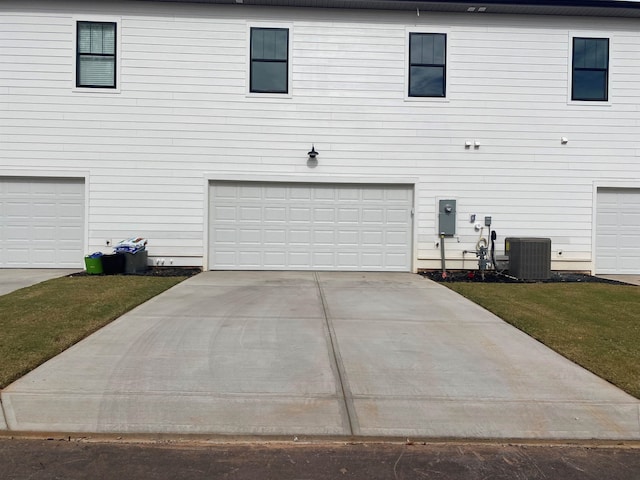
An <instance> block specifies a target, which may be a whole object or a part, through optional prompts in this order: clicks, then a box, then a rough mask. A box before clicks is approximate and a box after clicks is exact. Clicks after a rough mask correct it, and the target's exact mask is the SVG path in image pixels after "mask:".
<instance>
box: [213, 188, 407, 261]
mask: <svg viewBox="0 0 640 480" xmlns="http://www.w3.org/2000/svg"><path fill="white" fill-rule="evenodd" d="M210 188H211V194H210V208H209V215H210V217H209V228H210V235H209V238H210V242H211V244H210V246H209V258H210V262H209V263H210V267H211V268H214V269H215V268H227V269H229V268H231V269H254V268H255V269H279V270H282V269H325V270H360V269H365V270H387V269H393V270H396V271H408V270H410V269H411V239H412V222H411V207H412V203H413V193H412V192H413V190H412V188H411V187H409V186H396V185H382V186H377V185H326V184H306V185H300V184H284V183H283V184H281V183H255V184H252V185H250V186H248V185H246V184H244V183H242V182H212V184H211V187H210ZM232 191H233V192H235V194H233V195H232V194H231V192H232ZM258 192H260V194H259V195H258ZM390 198H391V199H393V202H389V199H390ZM227 209H229V210H230V209H234V210H237V211H238V212H241V213H240V214H239V215H238V216H237V217H238V218H237V220H236V221H235V223H236V224H237V229H238V231H239V232H241V233H240V234H238V235H237V237H239V238H238V241H237V243H235V245H233V244H232V242H233V241H234V239H233V236H232V235H231V233H230V230H231V229H230V226H229V223H230V221H231V220H230V218H229V217H231V215H230V214H229V213H228V210H227ZM276 225H278V227H276ZM248 227H251V230H255V231H256V232H259V235H258V234H257V233H256V236H255V237H252V238H247V237H246V235H245V236H244V237H243V233H246V232H247V230H248ZM390 227H391V228H390ZM256 242H258V243H256ZM273 247H277V248H273Z"/></svg>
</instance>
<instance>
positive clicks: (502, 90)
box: [0, 1, 640, 270]
mask: <svg viewBox="0 0 640 480" xmlns="http://www.w3.org/2000/svg"><path fill="white" fill-rule="evenodd" d="M56 4H57V5H56ZM0 10H1V11H0V176H2V175H13V174H20V175H24V174H25V173H26V174H29V173H31V172H33V173H34V174H36V173H37V172H42V171H46V172H54V173H55V172H58V171H59V172H61V173H60V175H61V176H69V175H70V173H73V172H78V176H84V177H85V178H86V181H87V195H88V205H87V207H88V208H87V225H88V227H87V228H88V232H87V238H88V240H87V246H86V249H87V252H91V251H95V250H98V249H100V248H102V249H104V248H105V247H104V242H105V240H106V239H112V240H119V239H122V238H126V237H129V236H132V235H141V236H144V237H147V238H148V239H149V242H150V243H149V253H150V255H151V256H153V257H163V258H167V259H168V258H172V259H174V262H175V264H176V265H202V262H203V260H204V261H206V250H207V246H206V242H207V233H206V219H207V195H208V180H209V179H219V178H222V179H225V178H226V179H230V178H233V179H237V180H243V179H250V180H253V179H263V180H269V178H271V176H273V175H276V176H277V178H278V179H280V180H283V179H287V178H291V179H293V180H305V181H307V182H314V181H316V180H319V181H331V180H335V181H342V182H353V181H359V179H361V178H363V177H366V178H364V179H363V181H366V182H367V183H371V181H372V179H374V180H375V179H376V178H380V179H381V181H386V182H390V181H392V180H393V178H396V177H398V178H402V179H407V178H411V179H415V180H416V205H415V206H416V209H415V210H416V214H415V230H416V232H415V240H416V241H415V247H414V248H415V250H416V252H415V255H416V261H415V262H414V268H438V267H439V265H440V260H439V257H440V249H439V248H438V247H437V246H436V242H437V241H438V236H437V208H438V206H437V202H438V199H440V198H454V199H457V203H458V205H457V208H458V211H457V214H458V224H457V226H458V230H457V231H458V234H459V235H458V237H457V238H456V239H448V240H447V243H446V247H447V257H448V258H447V267H448V268H456V267H461V266H463V264H462V258H463V255H462V251H463V250H465V249H467V250H468V249H473V248H474V247H475V244H476V241H477V239H478V233H477V232H475V231H474V229H473V225H472V224H471V223H470V222H469V215H470V214H472V213H475V214H477V215H478V220H479V221H481V222H482V220H483V217H484V216H485V215H491V216H492V218H493V228H494V229H495V230H496V231H497V233H498V242H499V243H498V247H497V248H498V251H501V250H502V245H503V240H504V238H505V237H507V236H539V237H550V238H551V239H552V249H553V253H552V257H553V260H554V263H553V265H552V267H553V268H554V269H576V270H592V269H593V258H594V225H595V218H594V205H595V192H596V188H597V187H606V186H617V185H620V184H621V183H622V182H624V185H625V186H635V187H636V188H637V187H640V162H639V161H638V160H639V159H638V156H639V154H640V135H639V133H640V128H639V127H640V125H639V123H640V120H639V118H640V117H639V107H640V82H638V78H639V74H640V33H639V30H640V28H639V27H640V20H632V19H614V18H588V17H548V16H545V17H541V16H505V15H487V14H468V15H456V14H421V15H420V16H419V17H418V16H416V14H415V12H389V11H385V12H375V11H365V10H358V11H348V10H337V9H336V10H314V9H288V8H258V7H249V6H245V5H231V6H216V5H200V4H195V5H182V4H179V5H174V4H170V3H158V4H153V3H147V2H122V3H115V2H91V4H88V3H87V2H73V1H68V2H51V1H48V2H40V3H39V2H20V1H14V2H3V4H2V5H1V6H0ZM100 16H108V17H109V18H114V17H115V18H118V19H119V25H118V27H119V29H120V32H121V38H120V40H121V44H120V51H121V57H120V58H119V59H118V60H119V62H120V71H119V74H120V88H119V89H118V92H115V93H113V92H109V93H103V92H86V91H77V90H75V89H74V62H75V52H74V35H75V21H76V20H93V19H97V20H100ZM254 25H261V26H281V25H283V26H288V27H289V28H290V34H291V36H292V51H291V53H290V62H291V72H292V81H291V86H292V88H291V92H290V95H285V96H282V95H275V94H273V95H251V94H248V59H247V56H248V46H247V44H248V40H249V27H250V26H254ZM412 29H415V30H416V31H428V32H442V33H446V34H447V49H448V64H447V76H448V85H447V98H446V99H444V100H443V99H424V98H420V99H415V98H412V99H408V98H407V96H406V71H407V65H406V50H407V48H408V47H407V38H408V32H409V31H412ZM574 33H575V34H578V35H586V36H605V37H608V38H610V41H611V45H610V65H611V66H610V88H609V97H610V101H609V102H608V103H607V104H606V105H601V104H594V103H583V104H576V103H573V102H570V101H569V96H570V91H569V90H570V56H571V53H570V52H571V50H570V35H571V34H574ZM562 136H566V137H567V138H568V139H569V142H568V143H567V144H566V145H562V144H561V142H560V138H561V137H562ZM467 140H471V141H474V140H477V141H478V142H480V144H481V146H480V147H479V148H477V149H476V148H473V147H472V148H470V149H465V147H464V144H465V141H467ZM312 143H313V144H315V147H316V149H317V150H318V151H319V152H320V155H319V157H318V160H319V162H318V166H317V167H316V168H309V167H308V166H307V161H306V160H307V156H306V152H307V151H308V150H310V148H311V144H312ZM87 172H88V173H87ZM484 236H487V232H486V231H485V233H484ZM559 251H561V252H562V254H561V255H559V254H558V252H559ZM466 257H467V260H466V262H465V263H464V267H466V268H473V266H474V265H475V264H476V261H475V256H474V255H469V254H467V256H466Z"/></svg>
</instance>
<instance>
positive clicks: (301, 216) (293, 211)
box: [283, 207, 311, 223]
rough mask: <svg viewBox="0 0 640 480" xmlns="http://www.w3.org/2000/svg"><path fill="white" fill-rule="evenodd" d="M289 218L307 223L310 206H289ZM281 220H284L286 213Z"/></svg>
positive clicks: (309, 216)
mask: <svg viewBox="0 0 640 480" xmlns="http://www.w3.org/2000/svg"><path fill="white" fill-rule="evenodd" d="M284 213H286V212H284ZM289 220H290V221H291V222H304V223H309V222H310V221H311V208H301V207H291V208H289ZM283 221H286V215H285V218H284V219H283Z"/></svg>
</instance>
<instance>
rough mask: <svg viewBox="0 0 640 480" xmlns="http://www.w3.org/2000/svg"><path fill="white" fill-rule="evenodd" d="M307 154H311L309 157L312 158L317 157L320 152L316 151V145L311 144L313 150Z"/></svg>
mask: <svg viewBox="0 0 640 480" xmlns="http://www.w3.org/2000/svg"><path fill="white" fill-rule="evenodd" d="M307 155H309V158H310V159H311V160H315V159H316V157H317V156H318V152H316V147H315V146H314V145H311V151H310V152H309V153H307Z"/></svg>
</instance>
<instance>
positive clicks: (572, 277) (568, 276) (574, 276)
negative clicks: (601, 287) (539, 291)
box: [420, 270, 624, 285]
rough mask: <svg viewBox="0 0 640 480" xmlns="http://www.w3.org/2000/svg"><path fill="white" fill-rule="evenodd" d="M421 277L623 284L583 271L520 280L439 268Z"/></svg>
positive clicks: (496, 281)
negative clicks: (545, 278) (542, 278)
mask: <svg viewBox="0 0 640 480" xmlns="http://www.w3.org/2000/svg"><path fill="white" fill-rule="evenodd" d="M420 275H422V276H423V277H426V278H429V279H431V280H433V281H435V282H479V283H568V282H571V283H574V282H581V283H609V284H612V285H624V284H623V283H622V282H616V281H615V280H607V279H606V278H599V277H594V276H592V275H587V274H583V273H567V272H552V273H551V278H549V279H548V280H520V279H517V278H515V277H512V276H509V274H508V273H498V272H494V271H488V272H485V274H484V279H483V278H482V275H480V272H478V271H477V270H468V271H466V270H465V271H448V272H447V273H446V276H443V275H442V271H441V270H431V271H426V272H420Z"/></svg>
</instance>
